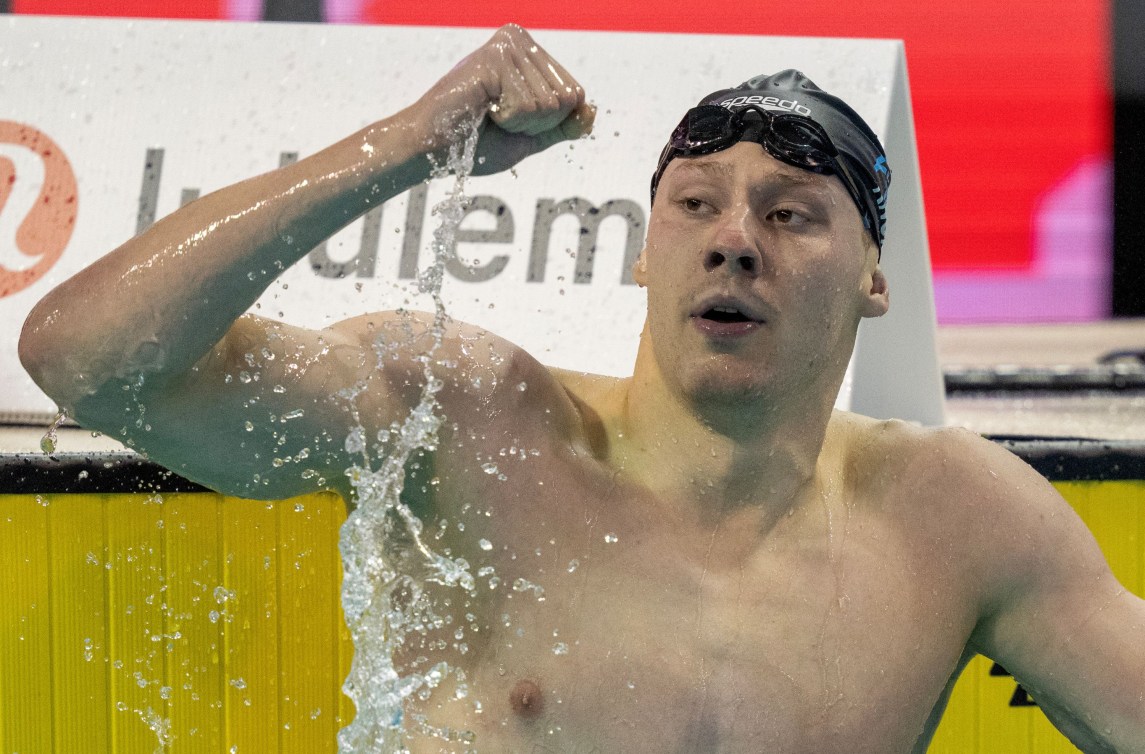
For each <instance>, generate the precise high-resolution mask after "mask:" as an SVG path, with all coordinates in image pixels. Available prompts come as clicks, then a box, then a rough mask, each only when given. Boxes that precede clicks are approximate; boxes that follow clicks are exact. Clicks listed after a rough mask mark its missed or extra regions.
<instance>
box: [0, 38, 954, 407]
mask: <svg viewBox="0 0 1145 754" xmlns="http://www.w3.org/2000/svg"><path fill="white" fill-rule="evenodd" d="M490 33H491V32H490V30H485V29H482V30H477V29H431V28H404V27H349V26H327V25H298V24H291V25H285V24H249V23H225V22H156V21H124V20H119V19H53V18H33V17H18V16H10V17H6V18H4V19H3V20H0V179H4V180H0V325H2V326H0V415H4V416H7V417H9V419H10V420H11V419H12V418H13V417H16V418H19V417H37V419H38V418H39V417H41V416H50V415H51V414H52V413H54V410H53V406H52V404H51V402H50V401H49V400H48V399H47V398H46V397H45V396H44V395H42V394H41V393H40V392H39V390H38V389H37V388H36V387H35V386H34V385H33V384H32V383H31V381H30V380H29V379H28V377H27V376H26V375H25V374H24V372H23V370H22V369H21V367H20V365H19V362H18V360H17V358H16V343H17V336H18V333H19V329H20V326H21V324H22V322H23V320H24V318H25V316H26V315H27V312H28V311H29V310H30V309H31V307H32V306H33V304H34V303H35V302H36V301H37V300H38V299H39V298H40V297H42V296H43V295H44V294H45V293H46V292H47V291H48V290H49V289H50V288H51V287H52V286H54V285H56V284H57V283H59V282H60V281H62V280H64V279H65V278H67V277H69V276H70V275H72V274H73V273H75V272H76V271H78V270H79V269H80V268H82V267H84V266H85V265H87V264H88V263H90V262H91V261H92V260H94V259H96V258H98V257H99V256H101V255H102V254H104V253H106V252H107V251H109V250H111V249H113V248H114V247H116V246H118V245H119V244H120V243H122V242H123V241H124V240H126V239H127V238H129V237H131V236H132V235H134V234H135V233H136V232H137V231H138V230H140V229H141V228H143V227H146V225H147V224H148V223H150V222H152V221H153V220H154V218H156V217H160V216H162V215H165V214H167V213H169V212H171V211H173V210H174V209H176V208H177V207H178V206H180V204H182V203H185V202H186V201H189V200H190V199H192V198H194V197H196V196H198V195H200V194H202V193H206V192H209V191H211V190H214V189H217V188H220V187H222V186H224V185H227V184H229V183H233V182H235V181H237V180H240V179H242V178H245V177H248V176H251V175H254V174H256V173H261V172H264V171H267V170H270V169H273V168H276V167H278V166H279V165H280V164H283V163H284V162H285V161H289V160H292V159H295V158H296V157H297V156H298V155H306V154H310V153H313V152H315V151H317V150H319V149H320V148H322V147H324V146H326V145H328V144H330V143H332V142H334V141H336V140H338V139H339V138H341V137H343V136H346V135H348V134H350V133H352V132H353V131H355V130H357V129H359V128H361V127H362V126H365V125H367V124H369V123H371V122H373V121H375V120H377V119H379V118H381V117H383V116H385V115H387V114H390V113H392V112H394V111H396V110H397V109H399V108H401V107H404V106H405V105H408V104H410V103H412V102H413V101H414V100H415V99H416V98H417V97H418V96H419V95H420V94H421V93H422V92H424V91H425V90H426V89H427V88H428V87H429V86H430V85H431V84H432V83H433V82H434V81H435V80H436V79H437V78H438V77H440V76H441V75H442V74H443V73H445V72H446V71H447V70H448V69H449V68H450V67H451V66H452V65H453V64H454V63H455V62H456V61H457V60H459V59H460V58H461V57H462V56H464V55H465V54H467V53H468V52H469V51H471V50H472V49H474V48H476V47H477V46H478V45H480V44H481V43H482V42H484V41H485V39H487V38H488V37H489V35H490ZM535 37H536V38H537V40H538V41H539V42H540V43H541V44H542V45H544V46H545V47H546V48H547V49H548V50H549V51H550V52H551V53H553V54H554V56H555V57H556V58H557V59H559V60H561V61H562V62H563V63H564V65H565V66H566V67H567V68H568V69H569V70H570V71H571V72H572V73H573V74H574V75H575V76H576V77H577V78H578V79H579V80H580V81H581V83H582V84H583V85H584V87H585V90H586V92H587V93H588V97H589V99H590V100H591V101H592V102H594V103H595V104H596V105H597V106H598V108H599V112H598V116H597V122H596V131H595V135H594V136H593V137H591V138H590V139H585V140H580V141H577V142H575V143H572V144H568V145H561V146H558V147H555V148H553V149H552V150H550V151H549V152H547V153H545V154H542V155H539V156H536V157H533V158H531V159H529V160H527V161H526V162H525V163H523V164H521V165H520V166H519V167H518V168H517V169H516V171H515V173H514V174H508V173H506V174H502V175H498V176H493V177H489V178H482V179H475V180H472V181H471V182H470V183H469V185H468V193H469V194H470V195H471V196H479V197H482V198H480V199H478V200H477V201H478V203H477V204H475V205H474V210H473V212H472V213H471V214H470V215H469V216H467V218H466V221H465V224H463V226H462V227H463V229H464V228H468V229H470V230H472V231H482V230H484V231H492V232H490V233H486V234H485V236H484V240H483V241H482V242H472V241H471V242H468V243H463V244H460V245H459V248H458V250H457V253H458V256H459V257H460V259H461V260H463V261H464V262H466V263H467V264H468V265H469V268H470V269H469V270H466V269H462V268H461V265H456V266H455V269H454V272H455V273H456V274H451V275H447V281H446V286H445V291H444V297H445V300H446V302H447V308H448V310H449V312H450V314H451V315H452V316H454V317H455V318H457V319H461V320H465V321H470V322H473V323H476V324H480V325H482V326H484V327H487V328H489V329H491V330H493V331H495V332H497V333H499V334H500V335H503V336H505V337H507V338H509V339H510V340H513V341H515V342H517V343H519V344H520V345H522V346H524V347H525V348H526V349H528V350H529V351H530V352H531V353H533V354H534V355H535V356H536V357H538V358H539V359H540V360H541V361H543V362H545V363H548V364H551V365H553V366H559V367H565V368H573V369H581V370H585V371H595V372H600V373H606V374H616V375H621V374H630V373H631V369H632V364H633V362H634V358H635V353H636V343H637V338H638V335H639V332H640V329H641V324H642V322H643V317H644V295H643V291H642V290H641V289H640V288H638V287H637V286H635V285H633V284H632V283H631V279H630V277H629V275H628V267H629V265H630V264H631V262H632V259H633V258H634V256H635V254H637V253H638V252H639V251H640V249H641V247H642V244H643V234H644V226H645V223H646V219H647V214H648V200H649V198H648V183H649V179H650V176H651V173H652V170H653V168H654V166H655V164H656V159H657V157H658V155H659V151H660V149H661V147H662V146H663V143H664V141H665V140H666V138H667V135H668V134H669V132H670V131H671V129H672V128H673V126H674V125H675V124H676V123H677V121H678V120H679V119H680V117H681V115H682V114H683V112H684V111H685V110H686V109H687V108H689V107H690V106H692V105H693V104H694V103H695V102H696V101H697V100H698V99H699V98H700V97H701V96H703V95H705V94H707V93H708V92H710V91H713V90H716V89H720V88H724V87H728V86H732V85H735V84H738V83H739V82H741V81H744V80H746V79H748V78H750V77H752V76H755V75H757V74H760V73H769V72H774V71H777V70H780V69H783V68H798V69H801V70H802V71H803V72H804V73H806V74H807V75H808V76H810V77H811V78H812V79H813V80H814V81H815V82H816V83H818V84H819V85H820V86H821V87H823V88H824V89H827V90H828V91H831V92H833V93H836V94H839V95H840V96H842V97H843V98H844V99H846V100H847V101H848V102H849V103H850V104H851V105H852V106H853V107H855V109H856V110H858V112H859V113H860V114H862V115H863V117H864V118H865V119H867V121H868V122H869V123H870V124H871V126H872V127H873V128H874V130H875V131H876V132H878V133H879V134H880V135H881V136H882V138H883V140H884V143H885V144H886V146H887V151H888V153H889V158H890V164H891V166H892V169H893V170H894V185H893V187H892V191H891V198H890V206H889V210H888V211H889V235H888V238H887V241H886V245H885V247H884V250H883V266H884V269H885V270H886V271H887V274H888V276H889V278H890V280H891V286H892V301H893V305H892V308H891V314H890V315H888V316H887V317H885V318H883V319H882V320H879V321H874V322H866V323H864V324H863V326H862V327H861V328H860V336H859V344H858V347H857V349H856V355H855V358H854V359H853V360H852V364H851V369H850V375H851V378H852V379H849V380H848V384H847V385H845V386H844V390H843V392H842V394H841V395H840V398H839V405H840V407H843V408H853V409H855V410H858V411H862V412H864V413H869V414H872V415H876V416H892V415H894V416H899V417H901V418H905V419H910V420H915V421H920V422H922V423H925V424H940V423H942V421H943V410H942V405H943V404H942V396H943V392H942V385H941V379H940V375H939V373H938V366H937V359H936V356H935V346H934V321H935V320H934V305H933V294H932V290H931V281H930V270H929V261H928V254H927V245H926V234H925V228H924V224H923V215H922V199H921V192H920V189H919V181H918V169H917V157H916V152H915V146H914V133H913V124H912V120H911V111H910V99H909V89H908V87H907V82H906V72H905V70H906V69H905V64H904V59H903V50H902V45H901V43H899V42H894V41H872V40H837V39H791V38H773V37H749V36H712V35H668V34H630V33H624V34H621V33H608V32H555V31H542V32H538V33H537V34H535ZM6 175H7V176H10V178H5V176H6ZM69 176H74V185H73V184H71V183H69ZM446 188H447V187H446V186H445V185H444V183H443V185H437V184H436V183H435V184H431V185H430V186H429V187H428V188H427V189H426V188H423V189H421V190H418V191H416V192H413V193H411V194H407V195H406V196H403V197H398V198H396V199H394V200H391V201H390V202H388V203H387V204H386V205H385V206H384V207H382V209H381V211H380V212H379V211H375V212H374V213H371V214H370V215H368V216H367V217H366V218H364V219H363V220H359V221H358V222H356V223H354V224H353V225H351V226H350V227H348V228H347V229H346V230H344V231H342V232H341V233H339V234H338V235H337V236H335V237H334V238H333V239H331V240H330V241H329V242H328V243H326V244H325V245H324V246H323V247H320V248H319V249H318V250H316V251H315V252H313V253H312V254H311V256H310V257H309V259H308V261H309V262H310V264H308V263H306V262H303V263H300V264H298V265H296V266H295V267H294V268H292V269H290V270H288V271H287V272H286V273H284V274H283V275H282V277H281V279H280V280H279V281H278V282H277V283H276V284H275V285H273V286H272V287H271V288H270V290H269V291H268V292H267V293H266V295H265V296H264V297H263V298H262V300H261V301H260V302H259V307H260V308H259V311H260V313H261V314H264V315H268V316H272V317H281V318H283V319H285V320H287V321H290V322H293V323H296V324H306V325H310V326H321V325H324V324H327V323H329V322H331V321H335V320H338V319H341V318H344V317H348V316H352V315H355V314H359V313H362V312H364V311H368V310H376V309H386V308H395V307H398V306H403V305H410V306H414V307H419V306H420V307H424V308H429V307H430V303H429V302H427V301H418V300H416V298H415V297H414V295H413V293H412V291H413V287H412V285H411V282H412V281H411V280H410V278H411V277H412V274H413V272H412V271H413V269H414V268H415V267H416V266H417V265H418V264H421V265H424V264H425V263H426V262H427V260H428V259H429V252H428V246H429V241H430V237H431V232H432V229H433V227H434V226H435V224H436V219H435V218H433V217H432V216H431V208H432V207H433V205H434V204H435V202H437V201H439V200H440V199H441V198H443V197H444V195H445V191H446ZM45 199H47V200H48V201H46V202H45ZM44 206H48V207H50V208H51V210H52V211H51V212H48V211H47V210H44V209H42V207H44ZM69 213H70V214H69ZM73 216H74V228H73V227H71V225H69V224H68V221H69V218H70V217H73ZM53 228H54V230H52V229H53ZM37 229H39V231H40V232H33V231H36V230H37ZM475 237H480V234H477V233H473V234H471V235H470V238H475ZM582 239H585V240H582ZM592 246H595V254H592V253H589V251H588V250H589V249H590V248H591V247H592ZM419 260H420V261H419ZM45 270H46V271H45ZM108 295H109V296H116V295H130V294H129V293H128V292H126V291H108Z"/></svg>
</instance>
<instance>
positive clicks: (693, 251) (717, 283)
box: [633, 71, 890, 410]
mask: <svg viewBox="0 0 1145 754" xmlns="http://www.w3.org/2000/svg"><path fill="white" fill-rule="evenodd" d="M783 87H785V88H783ZM781 88H783V89H782V91H783V92H786V93H785V94H782V96H781V94H780V93H778V92H780V90H781ZM807 113H810V114H811V115H814V116H815V119H812V117H811V116H810V115H808V114H807ZM821 121H822V122H821ZM889 179H890V174H889V170H888V169H887V167H886V159H885V156H884V154H883V150H882V148H881V146H880V145H879V143H878V139H877V138H876V137H875V136H874V134H872V133H871V132H870V129H869V128H867V127H866V126H865V125H864V124H863V123H862V121H861V120H860V119H859V117H858V116H857V115H855V114H854V112H853V111H852V110H851V109H850V108H849V107H847V106H846V105H845V104H843V103H842V102H841V101H840V100H838V99H837V98H834V97H831V96H830V95H827V94H825V93H823V92H822V91H821V90H819V89H818V88H816V87H814V85H813V84H811V83H810V82H809V81H807V80H806V78H804V77H803V76H802V74H799V73H797V72H795V71H789V72H784V73H782V74H777V75H775V76H768V77H759V78H757V79H753V80H752V81H750V82H747V84H745V85H743V86H741V87H739V88H737V89H730V90H723V91H721V92H717V93H715V94H713V95H709V96H708V97H705V98H704V100H703V102H702V103H701V106H700V107H698V108H694V109H693V110H692V111H691V112H690V113H689V117H687V118H685V120H684V121H683V122H682V123H681V125H680V127H678V128H677V129H676V132H675V133H674V134H673V138H672V140H671V141H670V142H669V144H668V147H667V148H665V150H664V153H663V155H662V157H661V160H660V164H659V166H658V168H657V170H656V176H655V178H654V179H653V192H654V193H653V208H652V214H651V216H650V219H649V225H648V236H647V243H646V245H645V248H644V250H643V252H642V253H641V255H640V257H639V258H638V259H637V261H636V264H635V266H634V268H633V273H634V276H635V279H636V282H637V283H639V284H640V285H641V286H644V287H646V288H647V290H648V318H647V322H646V334H647V335H648V336H649V337H648V338H647V339H644V340H642V350H643V351H646V352H647V354H648V355H650V356H653V358H652V359H650V360H647V361H645V362H644V363H648V364H652V363H655V364H656V369H657V370H658V371H659V372H660V374H661V375H662V376H663V378H664V379H665V380H666V382H667V383H668V384H669V385H673V386H674V390H676V391H677V392H678V393H680V394H682V395H689V396H691V399H692V400H694V401H698V402H699V403H701V404H707V405H715V404H724V405H726V406H728V407H731V409H733V410H734V409H735V408H736V407H737V406H740V405H743V404H742V402H741V401H742V400H743V399H744V398H745V397H749V396H751V395H757V396H760V397H762V396H764V395H765V394H768V395H772V396H773V397H774V396H784V395H786V396H790V395H793V394H794V392H802V393H806V394H808V395H811V394H814V395H816V396H819V398H815V399H813V400H829V399H830V398H831V397H833V395H834V391H837V390H838V382H839V381H841V380H842V377H843V373H844V370H845V368H846V363H847V360H848V358H849V357H850V353H851V350H852V348H853V346H854V338H855V333H856V328H857V327H858V323H859V320H860V319H862V318H864V317H877V316H880V315H881V314H883V313H884V312H885V311H886V310H887V306H888V304H889V298H888V290H887V281H886V278H885V276H884V275H883V273H882V271H881V270H880V268H879V262H878V255H879V251H880V244H881V240H882V230H883V224H884V221H883V216H884V213H883V209H884V204H885V202H884V201H880V199H884V198H885V196H886V189H887V186H888V184H889ZM645 346H647V348H645ZM641 364H642V359H641V358H640V357H638V360H637V366H638V370H639V369H641V368H642V367H641ZM777 391H778V392H777ZM808 391H810V392H808ZM828 394H829V395H828Z"/></svg>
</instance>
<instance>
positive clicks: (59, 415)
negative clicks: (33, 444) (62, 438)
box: [40, 408, 68, 456]
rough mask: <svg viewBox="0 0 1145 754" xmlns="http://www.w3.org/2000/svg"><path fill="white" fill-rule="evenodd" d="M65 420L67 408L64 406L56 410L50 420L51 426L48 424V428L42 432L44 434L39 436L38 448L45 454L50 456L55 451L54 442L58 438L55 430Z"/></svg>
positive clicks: (66, 418)
mask: <svg viewBox="0 0 1145 754" xmlns="http://www.w3.org/2000/svg"><path fill="white" fill-rule="evenodd" d="M67 420H68V410H67V409H66V408H61V409H60V410H59V411H57V412H56V418H55V419H53V420H52V424H51V426H49V427H48V430H47V431H46V432H44V436H43V437H42V438H40V450H42V451H43V452H44V454H45V455H49V456H50V455H51V454H52V453H55V452H56V444H57V440H58V439H59V438H58V436H57V435H56V431H57V430H58V429H59V428H60V426H61V425H62V424H63V423H64V422H66V421H67Z"/></svg>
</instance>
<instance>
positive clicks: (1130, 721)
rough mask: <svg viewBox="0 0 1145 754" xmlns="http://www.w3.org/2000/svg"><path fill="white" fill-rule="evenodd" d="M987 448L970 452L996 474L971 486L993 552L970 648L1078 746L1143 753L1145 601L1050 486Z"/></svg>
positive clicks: (981, 445)
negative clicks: (1010, 678)
mask: <svg viewBox="0 0 1145 754" xmlns="http://www.w3.org/2000/svg"><path fill="white" fill-rule="evenodd" d="M989 445H992V444H990V443H983V442H981V441H978V443H976V447H975V448H974V449H973V450H971V452H972V453H973V455H972V456H971V457H973V458H976V459H977V460H978V461H979V462H980V464H981V466H980V468H981V469H983V470H990V471H991V472H992V474H994V475H995V477H994V478H993V479H991V481H990V482H989V483H986V484H984V485H981V486H980V487H979V488H978V491H979V492H981V493H983V497H982V500H983V501H985V502H986V503H987V505H988V506H989V508H990V509H991V510H992V511H994V512H993V513H989V512H986V515H987V516H989V517H990V518H991V520H990V521H988V522H984V526H985V528H992V529H993V534H992V535H990V536H992V537H994V538H995V540H996V541H993V542H990V543H982V544H986V545H987V546H988V547H989V548H991V551H992V552H993V553H994V554H995V556H994V557H991V558H990V560H991V564H990V573H988V574H987V576H986V579H987V581H988V583H989V585H990V590H989V600H988V604H987V605H986V606H985V611H984V612H985V614H984V616H983V618H982V620H981V622H980V623H979V625H978V627H977V629H976V631H975V633H974V636H973V639H972V646H973V648H974V649H976V650H978V651H979V652H981V653H982V654H984V655H986V656H988V657H990V658H991V659H993V660H995V661H997V662H998V663H1000V664H1001V665H1002V666H1003V667H1005V668H1006V669H1007V670H1008V671H1010V672H1011V673H1012V674H1013V675H1014V677H1015V678H1017V679H1018V681H1019V682H1020V683H1021V684H1022V685H1023V686H1025V687H1026V688H1027V689H1028V690H1029V691H1030V693H1031V694H1032V695H1033V697H1034V700H1035V701H1036V702H1037V703H1038V705H1039V706H1040V707H1041V708H1042V709H1043V711H1045V713H1046V715H1047V716H1048V717H1049V718H1050V720H1051V721H1053V723H1054V724H1055V725H1056V726H1057V727H1058V728H1059V729H1060V730H1061V731H1062V732H1063V733H1065V734H1066V736H1068V737H1069V738H1070V740H1071V741H1073V743H1074V744H1075V745H1077V746H1078V747H1079V748H1081V749H1082V750H1083V751H1086V752H1119V753H1120V754H1127V753H1129V752H1133V753H1140V752H1145V601H1142V600H1141V599H1140V598H1139V597H1137V596H1135V595H1133V594H1132V593H1130V592H1129V591H1127V590H1126V589H1125V588H1124V587H1123V586H1122V585H1121V584H1119V583H1118V581H1117V579H1116V578H1114V576H1113V574H1112V573H1111V572H1110V570H1109V566H1108V565H1107V563H1106V561H1105V558H1104V556H1103V555H1102V552H1101V550H1100V549H1099V548H1098V546H1097V543H1096V542H1095V541H1094V539H1093V536H1092V535H1091V534H1090V533H1089V530H1088V529H1086V527H1085V525H1084V524H1083V523H1082V522H1081V520H1080V519H1079V518H1078V517H1077V515H1076V514H1075V513H1074V511H1073V509H1072V508H1071V507H1070V506H1069V504H1068V503H1066V502H1065V501H1064V500H1063V499H1062V498H1061V496H1060V495H1058V493H1057V492H1056V491H1055V490H1054V489H1053V487H1051V486H1050V485H1049V484H1048V483H1047V482H1046V481H1045V480H1044V479H1042V478H1041V477H1040V476H1039V475H1038V474H1037V473H1036V472H1034V471H1033V470H1032V469H1030V468H1029V467H1028V466H1026V465H1025V464H1023V463H1022V462H1021V461H1019V460H1017V459H1016V458H1014V457H1012V456H1010V455H1009V454H1008V453H1005V452H1004V451H1002V450H1000V449H998V448H994V447H987V446H989ZM979 476H980V477H981V476H982V475H981V474H979ZM984 512H985V511H984Z"/></svg>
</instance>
